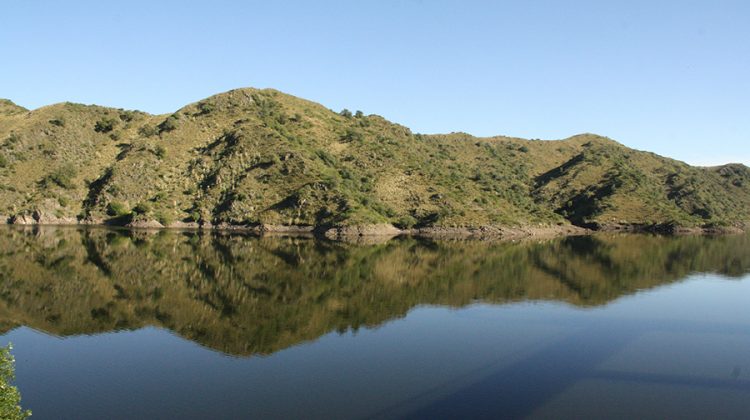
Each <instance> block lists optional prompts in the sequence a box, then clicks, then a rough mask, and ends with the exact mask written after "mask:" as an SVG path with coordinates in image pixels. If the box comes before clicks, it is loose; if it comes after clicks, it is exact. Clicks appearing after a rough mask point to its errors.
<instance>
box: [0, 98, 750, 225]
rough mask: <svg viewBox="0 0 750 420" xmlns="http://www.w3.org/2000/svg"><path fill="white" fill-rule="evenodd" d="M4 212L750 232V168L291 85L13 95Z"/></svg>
mask: <svg viewBox="0 0 750 420" xmlns="http://www.w3.org/2000/svg"><path fill="white" fill-rule="evenodd" d="M0 215H2V216H3V217H7V218H13V217H16V218H17V219H19V218H22V217H26V218H27V219H29V218H33V219H35V220H37V221H42V222H43V221H47V222H55V221H57V222H64V223H75V222H76V221H88V222H93V223H111V224H127V223H132V222H135V221H158V222H160V223H161V224H163V225H175V224H180V223H183V224H184V223H196V224H201V225H209V224H211V225H220V224H231V225H245V226H258V225H302V226H311V227H317V228H326V227H332V226H347V225H366V224H379V223H390V224H393V225H395V226H397V227H399V228H402V229H408V228H423V227H480V226H531V225H533V226H539V225H546V226H554V225H566V224H570V223H573V224H576V225H582V226H590V227H597V226H607V225H669V226H687V227H720V226H737V227H743V226H745V225H746V224H747V222H748V221H750V169H748V168H747V167H745V166H743V165H727V166H723V167H718V168H698V167H692V166H689V165H687V164H684V163H682V162H678V161H674V160H671V159H667V158H663V157H660V156H656V155H654V154H651V153H646V152H641V151H636V150H632V149H629V148H627V147H624V146H622V145H620V144H618V143H616V142H614V141H612V140H610V139H607V138H605V137H600V136H596V135H592V134H584V135H578V136H574V137H571V138H569V139H566V140H560V141H538V140H537V141H532V140H523V139H517V138H508V137H493V138H476V137H473V136H470V135H467V134H462V133H454V134H449V135H420V134H414V133H412V132H411V131H410V130H409V129H408V128H406V127H403V126H400V125H398V124H393V123H390V122H388V121H386V120H385V119H383V118H382V117H380V116H377V115H365V114H364V113H362V112H361V111H357V112H356V113H352V112H351V111H348V110H343V111H341V112H333V111H331V110H328V109H326V108H324V107H323V106H321V105H318V104H315V103H312V102H309V101H305V100H302V99H299V98H295V97H293V96H289V95H285V94H283V93H280V92H277V91H275V90H257V89H238V90H233V91H230V92H226V93H223V94H219V95H216V96H213V97H210V98H207V99H204V100H202V101H200V102H197V103H195V104H191V105H188V106H186V107H184V108H182V109H180V110H178V111H176V112H175V113H173V114H171V115H149V114H146V113H142V112H139V111H126V110H121V109H112V108H104V107H98V106H84V105H78V104H70V103H65V104H57V105H51V106H47V107H43V108H40V109H37V110H34V111H28V110H25V109H23V108H21V107H18V106H16V105H14V104H12V102H10V101H4V102H0Z"/></svg>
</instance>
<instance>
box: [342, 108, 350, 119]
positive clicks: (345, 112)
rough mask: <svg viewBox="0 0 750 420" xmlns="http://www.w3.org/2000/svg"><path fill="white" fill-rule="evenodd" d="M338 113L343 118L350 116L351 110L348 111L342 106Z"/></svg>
mask: <svg viewBox="0 0 750 420" xmlns="http://www.w3.org/2000/svg"><path fill="white" fill-rule="evenodd" d="M339 114H340V115H341V116H342V117H344V118H351V117H352V111H349V110H348V109H346V108H344V109H342V110H341V112H339Z"/></svg>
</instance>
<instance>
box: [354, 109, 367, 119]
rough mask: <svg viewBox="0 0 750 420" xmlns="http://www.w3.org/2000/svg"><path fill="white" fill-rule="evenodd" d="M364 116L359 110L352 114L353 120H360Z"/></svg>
mask: <svg viewBox="0 0 750 420" xmlns="http://www.w3.org/2000/svg"><path fill="white" fill-rule="evenodd" d="M364 116H365V114H364V113H363V112H362V111H360V110H357V112H355V113H354V118H362V117H364Z"/></svg>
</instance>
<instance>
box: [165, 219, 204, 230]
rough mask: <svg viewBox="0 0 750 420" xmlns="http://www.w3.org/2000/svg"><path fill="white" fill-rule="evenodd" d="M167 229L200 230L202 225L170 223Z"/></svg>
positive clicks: (179, 222) (180, 222) (181, 222)
mask: <svg viewBox="0 0 750 420" xmlns="http://www.w3.org/2000/svg"><path fill="white" fill-rule="evenodd" d="M167 227H169V228H174V229H198V228H199V227H200V225H198V223H196V222H183V221H180V220H178V221H176V222H172V223H170V224H169V226H167Z"/></svg>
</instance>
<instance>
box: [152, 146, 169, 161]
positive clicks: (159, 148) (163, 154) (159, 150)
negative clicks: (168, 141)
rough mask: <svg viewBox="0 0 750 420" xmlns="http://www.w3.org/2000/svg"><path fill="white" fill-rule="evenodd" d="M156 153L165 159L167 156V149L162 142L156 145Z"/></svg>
mask: <svg viewBox="0 0 750 420" xmlns="http://www.w3.org/2000/svg"><path fill="white" fill-rule="evenodd" d="M154 154H155V155H156V156H157V157H158V158H159V159H164V158H165V157H166V156H167V149H165V148H164V146H162V145H161V144H160V145H158V146H156V150H154Z"/></svg>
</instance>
